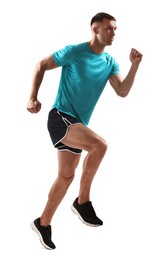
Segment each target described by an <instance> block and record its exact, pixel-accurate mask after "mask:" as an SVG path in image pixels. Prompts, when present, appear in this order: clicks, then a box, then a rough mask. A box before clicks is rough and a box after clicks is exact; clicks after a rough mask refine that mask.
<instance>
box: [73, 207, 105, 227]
mask: <svg viewBox="0 0 168 260" xmlns="http://www.w3.org/2000/svg"><path fill="white" fill-rule="evenodd" d="M71 210H72V212H73V213H75V214H76V215H77V216H78V218H79V219H80V220H81V221H82V223H84V224H85V225H87V226H90V227H100V226H101V225H95V224H91V223H88V222H86V221H85V220H84V219H83V218H82V217H81V215H80V214H79V212H78V211H77V210H76V209H75V207H74V206H73V205H72V206H71Z"/></svg>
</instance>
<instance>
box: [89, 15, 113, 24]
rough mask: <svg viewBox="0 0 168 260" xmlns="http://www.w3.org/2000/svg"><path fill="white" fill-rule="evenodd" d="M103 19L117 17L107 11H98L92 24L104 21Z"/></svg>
mask: <svg viewBox="0 0 168 260" xmlns="http://www.w3.org/2000/svg"><path fill="white" fill-rule="evenodd" d="M103 19H109V20H113V21H116V19H115V18H114V17H113V16H112V15H110V14H107V13H97V14H96V15H95V16H93V18H92V19H91V22H90V25H91V26H92V24H93V23H95V22H102V21H103Z"/></svg>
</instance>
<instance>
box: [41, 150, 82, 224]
mask: <svg viewBox="0 0 168 260" xmlns="http://www.w3.org/2000/svg"><path fill="white" fill-rule="evenodd" d="M79 160H80V154H79V155H78V154H73V153H71V152H67V151H62V152H61V151H59V152H58V176H57V178H56V180H55V182H54V184H53V185H52V187H51V189H50V192H49V195H48V201H47V204H46V206H45V209H44V211H43V213H42V215H41V218H40V223H41V225H42V226H48V225H50V223H51V220H52V217H53V215H54V213H55V211H56V209H57V207H58V206H59V204H60V202H61V201H62V199H63V198H64V196H65V194H66V192H67V190H68V187H69V185H70V184H71V182H72V181H73V178H74V174H75V169H76V167H77V166H78V163H79Z"/></svg>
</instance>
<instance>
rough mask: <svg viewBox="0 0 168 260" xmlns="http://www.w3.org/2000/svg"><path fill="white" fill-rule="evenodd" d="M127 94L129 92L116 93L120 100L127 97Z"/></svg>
mask: <svg viewBox="0 0 168 260" xmlns="http://www.w3.org/2000/svg"><path fill="white" fill-rule="evenodd" d="M128 93H129V91H122V90H121V91H119V92H118V93H117V95H118V96H119V97H122V98H125V97H126V96H128Z"/></svg>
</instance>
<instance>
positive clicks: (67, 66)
mask: <svg viewBox="0 0 168 260" xmlns="http://www.w3.org/2000/svg"><path fill="white" fill-rule="evenodd" d="M52 57H53V59H54V61H55V63H56V65H57V66H58V67H60V66H62V72H61V78H60V82H59V88H58V91H57V95H56V98H55V102H54V104H53V107H52V108H54V107H55V108H57V109H58V110H59V111H61V112H63V113H67V114H69V115H70V116H73V117H75V118H77V119H78V120H79V121H80V122H81V123H83V124H84V125H88V123H89V120H90V117H91V115H92V112H93V110H94V108H95V105H96V103H97V101H98V99H99V97H100V95H101V93H102V91H103V89H104V87H105V85H106V83H107V81H108V79H109V78H110V76H111V75H114V74H119V65H118V63H117V62H116V61H115V59H114V58H112V57H111V56H110V55H109V54H108V53H107V52H103V53H102V54H96V53H95V52H93V51H92V49H91V48H90V47H89V44H88V42H84V43H80V44H77V45H67V46H66V47H64V48H63V49H62V50H59V51H57V52H54V53H53V54H52Z"/></svg>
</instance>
